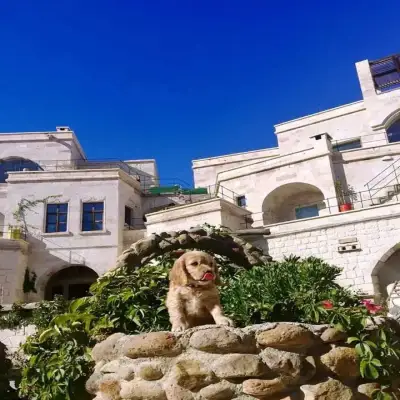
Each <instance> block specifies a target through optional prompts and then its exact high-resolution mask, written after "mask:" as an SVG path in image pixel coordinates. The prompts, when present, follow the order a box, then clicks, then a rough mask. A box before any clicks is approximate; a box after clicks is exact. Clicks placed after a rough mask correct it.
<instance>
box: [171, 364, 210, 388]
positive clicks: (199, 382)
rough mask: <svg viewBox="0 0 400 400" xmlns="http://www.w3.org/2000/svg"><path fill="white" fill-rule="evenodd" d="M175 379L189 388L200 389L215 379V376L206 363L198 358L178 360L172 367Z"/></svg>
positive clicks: (182, 385) (181, 385)
mask: <svg viewBox="0 0 400 400" xmlns="http://www.w3.org/2000/svg"><path fill="white" fill-rule="evenodd" d="M172 376H173V379H174V381H176V383H177V384H178V385H179V386H180V387H183V388H185V389H188V390H199V389H201V388H203V387H204V386H207V385H209V384H210V383H212V382H213V381H214V380H215V376H214V374H213V372H212V371H210V370H209V369H208V368H207V367H206V366H205V365H204V364H202V363H201V362H200V361H197V360H189V359H188V360H181V361H178V362H177V363H176V364H175V365H174V366H173V369H172Z"/></svg>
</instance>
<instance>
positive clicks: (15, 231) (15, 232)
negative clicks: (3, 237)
mask: <svg viewBox="0 0 400 400" xmlns="http://www.w3.org/2000/svg"><path fill="white" fill-rule="evenodd" d="M8 237H9V238H10V239H15V240H19V239H21V227H20V226H14V225H9V226H8Z"/></svg>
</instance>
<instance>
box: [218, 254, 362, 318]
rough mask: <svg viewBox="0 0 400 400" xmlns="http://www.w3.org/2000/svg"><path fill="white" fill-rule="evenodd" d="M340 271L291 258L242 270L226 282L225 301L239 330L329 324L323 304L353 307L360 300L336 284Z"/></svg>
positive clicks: (314, 260)
mask: <svg viewBox="0 0 400 400" xmlns="http://www.w3.org/2000/svg"><path fill="white" fill-rule="evenodd" d="M339 275H340V268H337V267H333V266H331V265H329V264H327V263H326V262H324V261H323V260H321V259H318V258H314V257H308V258H305V259H300V258H299V257H294V256H291V257H288V258H286V259H285V260H283V261H281V262H273V263H271V264H268V265H261V266H256V267H253V268H252V269H250V270H240V271H238V273H237V274H235V275H234V276H233V277H231V278H230V279H227V280H225V285H224V288H223V290H222V291H221V301H222V303H223V305H224V310H225V312H226V313H227V314H228V315H230V316H231V317H232V318H233V319H234V320H235V322H236V323H237V324H238V325H239V326H246V325H250V324H258V323H261V322H266V321H293V322H309V323H314V322H328V321H326V320H324V319H323V318H322V317H323V315H321V313H320V306H321V302H322V301H323V300H325V299H331V300H333V301H334V302H335V303H336V304H341V305H343V306H352V305H355V304H358V302H359V301H358V297H357V295H356V294H354V293H353V292H352V291H350V290H348V289H345V288H342V287H341V286H340V285H338V284H337V283H336V282H335V280H336V278H337V277H338V276H339Z"/></svg>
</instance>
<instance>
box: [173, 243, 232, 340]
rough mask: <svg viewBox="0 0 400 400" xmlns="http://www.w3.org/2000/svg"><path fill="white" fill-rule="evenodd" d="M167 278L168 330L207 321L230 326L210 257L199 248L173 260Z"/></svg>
mask: <svg viewBox="0 0 400 400" xmlns="http://www.w3.org/2000/svg"><path fill="white" fill-rule="evenodd" d="M169 280H170V284H169V291H168V295H167V301H166V305H167V308H168V313H169V317H170V322H171V325H172V331H174V332H182V331H184V330H186V329H189V328H193V327H195V326H199V325H208V324H217V325H227V326H234V324H233V322H232V320H230V319H229V318H227V317H225V315H224V313H223V310H222V307H221V303H220V299H219V292H218V289H217V285H219V284H220V278H219V274H218V268H217V263H216V262H215V260H214V258H213V257H212V256H210V255H209V254H207V253H204V252H202V251H190V252H187V253H185V254H183V255H182V256H181V257H179V258H178V259H177V260H176V261H175V263H174V265H173V267H172V269H171V271H170V274H169Z"/></svg>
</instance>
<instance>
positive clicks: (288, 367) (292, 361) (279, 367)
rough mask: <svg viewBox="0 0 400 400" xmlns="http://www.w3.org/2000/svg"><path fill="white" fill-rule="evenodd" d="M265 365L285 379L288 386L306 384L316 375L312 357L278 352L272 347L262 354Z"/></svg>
mask: <svg viewBox="0 0 400 400" xmlns="http://www.w3.org/2000/svg"><path fill="white" fill-rule="evenodd" d="M260 356H261V359H262V360H263V362H264V364H265V365H266V366H267V367H268V368H269V369H270V370H271V371H272V372H274V373H275V374H276V375H280V376H281V377H284V381H285V383H286V384H295V383H305V382H306V381H307V380H309V379H311V378H312V377H313V376H314V374H315V362H314V360H313V358H312V357H307V358H306V357H305V356H301V355H299V354H297V353H290V352H287V351H282V350H277V349H274V348H271V347H268V348H266V349H264V350H263V351H262V352H261V353H260Z"/></svg>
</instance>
